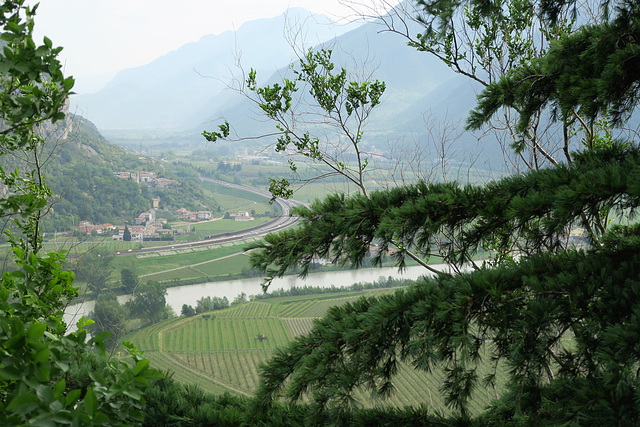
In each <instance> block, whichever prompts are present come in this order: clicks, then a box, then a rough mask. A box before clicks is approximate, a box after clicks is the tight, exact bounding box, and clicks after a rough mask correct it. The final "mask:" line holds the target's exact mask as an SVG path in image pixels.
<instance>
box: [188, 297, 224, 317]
mask: <svg viewBox="0 0 640 427" xmlns="http://www.w3.org/2000/svg"><path fill="white" fill-rule="evenodd" d="M227 307H229V300H228V299H227V297H222V298H220V297H202V298H200V299H199V300H198V301H197V302H196V313H205V312H207V311H213V310H222V309H223V308H227Z"/></svg>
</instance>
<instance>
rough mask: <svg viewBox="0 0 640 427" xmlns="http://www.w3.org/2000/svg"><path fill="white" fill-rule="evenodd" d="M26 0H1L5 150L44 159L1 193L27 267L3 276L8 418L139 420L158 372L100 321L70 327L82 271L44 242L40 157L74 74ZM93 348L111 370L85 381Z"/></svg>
mask: <svg viewBox="0 0 640 427" xmlns="http://www.w3.org/2000/svg"><path fill="white" fill-rule="evenodd" d="M24 3H25V2H24V1H6V2H3V3H1V4H0V26H1V27H2V31H1V34H0V40H2V43H3V49H2V52H1V53H0V75H1V77H0V120H1V122H2V126H1V130H0V146H1V148H2V149H1V150H0V152H2V154H5V153H8V152H14V153H15V152H17V151H22V152H24V153H28V154H30V155H32V156H33V158H34V159H35V163H34V167H33V169H32V170H30V171H27V173H25V174H22V175H20V174H19V173H17V172H16V173H11V174H6V173H5V172H4V169H1V168H0V179H1V180H2V183H3V184H4V185H5V186H7V188H8V189H9V190H10V191H9V195H8V196H5V197H2V198H0V215H1V216H3V217H8V216H11V217H12V219H13V227H14V230H15V231H14V232H13V233H12V232H11V231H10V230H7V229H5V234H6V235H7V237H8V239H9V241H10V244H11V249H12V253H13V256H14V259H15V264H16V265H17V267H18V268H17V269H16V270H14V271H5V272H4V273H3V274H2V277H1V279H0V359H1V361H0V424H2V425H26V424H35V425H38V424H39V425H52V424H56V423H57V424H71V425H128V424H136V423H139V422H140V421H141V420H142V419H143V416H142V412H141V410H142V408H143V406H144V398H143V393H144V390H145V388H146V387H147V385H148V383H149V380H151V379H153V378H154V377H157V376H158V375H159V373H157V372H156V371H153V370H151V369H149V361H148V360H144V359H142V358H141V357H140V356H139V354H138V353H137V352H136V351H135V349H134V348H133V347H128V348H127V349H126V353H127V356H126V357H125V356H123V357H122V358H121V359H118V360H117V361H115V360H114V361H109V360H108V359H107V358H106V355H105V345H104V340H105V339H106V338H108V336H109V335H110V334H109V333H101V334H97V335H96V336H95V337H93V338H90V339H89V337H88V336H87V332H86V330H85V329H84V327H85V326H87V325H89V324H90V323H91V321H85V320H83V321H81V322H79V324H78V330H77V331H76V332H71V333H69V332H68V331H67V325H65V323H64V321H63V318H62V315H63V310H64V307H65V305H66V304H67V303H68V301H69V300H70V298H72V297H74V296H76V295H77V292H76V289H75V288H74V287H73V286H72V284H73V280H74V275H73V273H72V272H70V271H67V270H65V269H64V268H63V267H64V253H55V252H51V253H49V254H46V255H43V254H42V251H41V242H42V235H41V231H40V224H41V216H42V209H43V208H44V207H45V206H46V204H47V202H48V198H49V197H50V196H51V191H50V190H49V188H48V187H47V185H46V184H45V181H44V179H43V175H42V169H41V167H40V166H41V163H40V161H39V160H38V159H40V158H39V157H38V153H39V152H40V150H41V149H42V147H43V142H44V141H43V139H42V137H41V136H40V132H41V131H43V130H44V129H45V128H46V127H47V126H48V125H50V124H53V123H55V122H56V121H59V120H62V119H63V118H64V113H63V111H62V107H63V105H64V104H65V102H66V101H67V97H68V95H69V94H70V90H71V88H72V86H73V79H71V78H65V77H64V76H63V74H62V65H61V64H60V62H59V61H58V59H57V54H58V53H59V52H60V48H54V47H53V44H52V42H51V41H50V40H49V39H47V38H45V39H44V42H43V43H44V44H43V45H40V46H39V45H37V44H36V42H35V41H34V40H33V28H34V16H35V11H36V7H33V8H32V7H29V6H25V4H24ZM89 355H95V357H96V360H97V361H98V362H97V363H98V364H99V365H100V367H102V368H105V369H104V372H103V374H95V375H93V376H91V378H90V381H88V382H87V383H86V384H85V386H84V387H77V383H75V382H73V381H72V378H71V375H72V371H73V367H74V366H77V364H78V361H80V360H84V359H85V358H87V357H88V356H89ZM89 357H91V356H89Z"/></svg>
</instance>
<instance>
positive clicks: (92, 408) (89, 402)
mask: <svg viewBox="0 0 640 427" xmlns="http://www.w3.org/2000/svg"><path fill="white" fill-rule="evenodd" d="M84 409H85V410H86V411H87V414H89V416H91V417H93V414H95V413H96V410H97V409H98V399H97V398H96V394H95V392H94V391H93V388H91V387H89V388H88V389H87V393H86V394H85V395H84Z"/></svg>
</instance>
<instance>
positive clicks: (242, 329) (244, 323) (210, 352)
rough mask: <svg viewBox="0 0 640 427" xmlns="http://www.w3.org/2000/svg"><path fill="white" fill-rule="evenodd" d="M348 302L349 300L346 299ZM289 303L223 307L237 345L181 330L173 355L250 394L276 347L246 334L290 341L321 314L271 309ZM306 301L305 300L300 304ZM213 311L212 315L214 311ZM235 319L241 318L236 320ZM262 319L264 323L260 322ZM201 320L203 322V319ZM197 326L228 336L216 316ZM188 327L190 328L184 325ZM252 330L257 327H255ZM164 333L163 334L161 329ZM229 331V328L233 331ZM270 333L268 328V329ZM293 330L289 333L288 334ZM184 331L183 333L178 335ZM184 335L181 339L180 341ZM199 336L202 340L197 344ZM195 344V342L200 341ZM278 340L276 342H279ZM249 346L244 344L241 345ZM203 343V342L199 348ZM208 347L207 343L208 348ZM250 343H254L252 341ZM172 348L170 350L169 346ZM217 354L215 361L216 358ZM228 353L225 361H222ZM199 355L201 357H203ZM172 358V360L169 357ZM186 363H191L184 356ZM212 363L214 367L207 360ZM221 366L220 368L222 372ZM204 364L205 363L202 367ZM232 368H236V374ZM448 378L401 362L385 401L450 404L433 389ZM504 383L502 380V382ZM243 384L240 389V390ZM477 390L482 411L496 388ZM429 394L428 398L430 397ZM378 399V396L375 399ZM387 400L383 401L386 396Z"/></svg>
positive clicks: (442, 407)
mask: <svg viewBox="0 0 640 427" xmlns="http://www.w3.org/2000/svg"><path fill="white" fill-rule="evenodd" d="M346 299H347V298H336V299H333V302H334V303H335V301H336V300H346ZM300 302H305V304H304V308H308V307H309V304H306V300H302V301H300ZM345 302H346V301H345ZM286 305H290V303H285V304H282V305H279V306H277V307H275V306H274V305H273V304H271V303H264V302H252V303H248V304H242V305H240V306H238V307H233V308H231V309H228V310H223V311H220V312H215V313H216V314H213V316H216V317H214V319H212V320H215V318H217V317H220V320H223V319H225V318H226V319H227V321H229V322H231V323H230V324H229V326H230V327H231V333H232V335H233V336H234V338H233V341H232V342H233V346H234V347H235V348H228V349H226V348H225V349H223V350H220V349H218V350H215V349H212V348H211V345H212V342H211V341H210V340H209V341H207V342H208V345H205V341H203V340H202V339H201V337H198V338H196V340H195V341H194V340H193V338H191V343H190V344H188V343H186V342H185V340H187V337H189V336H191V337H193V334H192V333H186V332H187V331H186V330H183V331H180V332H181V334H180V335H177V334H173V335H174V336H173V338H172V340H173V344H172V346H171V347H172V348H178V347H176V346H179V348H183V349H187V350H183V351H175V350H171V356H172V357H173V358H175V359H176V360H177V361H180V360H179V355H184V354H186V356H184V357H186V358H187V360H191V359H190V358H193V360H194V362H193V363H191V362H188V363H187V365H189V364H191V365H195V367H196V369H194V368H190V369H191V370H190V371H189V372H191V371H194V372H200V373H201V375H202V374H205V375H206V376H207V377H209V378H212V380H214V381H216V382H217V383H219V385H220V386H223V387H224V386H231V387H230V388H232V389H234V390H235V389H240V390H244V394H247V393H250V392H251V391H252V390H253V389H254V387H255V386H256V381H257V375H258V369H257V366H258V365H259V364H260V363H262V362H264V361H265V360H266V358H267V354H268V353H271V351H272V350H271V349H267V348H263V349H258V348H247V345H248V344H247V340H246V338H248V337H251V336H252V335H253V334H252V332H255V331H256V330H257V329H259V328H263V329H262V331H264V332H261V333H263V334H265V332H267V333H268V338H271V337H273V340H274V341H276V342H277V345H276V346H279V345H282V344H284V343H286V342H288V341H289V340H290V339H291V338H292V337H295V336H297V335H299V334H301V333H305V332H308V331H309V330H310V328H311V327H312V326H313V322H314V321H315V319H317V317H313V318H311V317H291V318H283V317H282V316H281V315H282V314H283V313H280V316H277V315H276V316H273V315H271V311H274V312H279V311H280V309H281V308H286V309H287V310H290V309H292V308H295V307H293V306H292V307H283V306H286ZM300 305H301V306H302V304H300ZM293 312H294V313H300V310H299V307H297V308H296V310H295V311H293ZM210 315H212V314H211V313H210ZM190 319H191V320H189V319H183V320H182V321H179V322H178V324H174V325H172V327H169V328H167V327H166V326H165V327H164V328H154V331H155V332H156V333H158V331H159V330H162V329H163V332H169V331H175V332H178V331H177V329H178V328H183V327H184V326H186V325H188V324H189V323H190V322H193V319H192V318H190ZM267 319H269V320H279V321H280V322H279V323H280V324H281V325H282V327H283V328H285V330H284V331H283V330H282V329H283V328H277V327H275V325H276V323H277V322H273V321H266V322H265V320H267ZM234 320H235V321H234ZM258 322H259V324H258ZM197 323H201V322H197ZM192 327H193V330H194V331H196V332H195V333H196V335H197V336H199V335H205V334H206V335H208V336H211V335H212V334H213V332H214V331H213V330H212V328H213V329H215V330H216V331H215V332H217V337H216V340H217V341H218V342H222V340H224V339H225V337H224V336H223V331H222V328H215V327H214V324H213V322H210V321H209V322H204V323H201V324H200V325H193V326H192ZM183 329H184V328H183ZM250 331H252V332H250ZM138 335H142V337H140V338H142V339H144V340H145V343H147V345H149V347H153V346H154V345H153V342H154V340H153V338H150V337H152V336H153V335H154V333H152V332H148V333H145V334H144V335H143V334H137V335H136V338H138ZM160 335H163V334H162V333H160ZM227 335H228V334H227ZM265 335H266V334H265ZM287 335H288V336H287ZM242 336H244V337H245V340H244V341H243V340H242ZM178 337H180V338H178ZM178 340H179V341H180V343H178ZM158 341H159V345H158V347H161V340H158ZM197 342H199V343H200V344H196V343H197ZM194 344H195V348H191V347H192V346H194ZM274 344H276V343H274ZM239 346H240V347H244V348H238V347H239ZM198 347H200V348H198ZM203 347H205V348H203ZM249 347H250V346H249ZM167 351H168V350H167ZM213 358H215V359H216V360H215V361H213V360H212V359H213ZM221 359H222V362H221ZM198 360H199V362H198ZM168 363H170V362H168ZM181 363H183V364H184V363H185V362H184V360H182V362H181ZM207 365H208V366H209V369H207V368H206V366H207ZM216 366H217V372H218V373H219V374H218V375H216ZM200 367H202V368H200ZM230 370H231V371H234V373H233V374H232V373H231V372H230ZM490 370H491V368H490V367H489V366H485V367H480V372H479V375H480V376H482V375H484V374H486V373H488V372H489V371H490ZM210 372H211V373H210ZM223 372H226V373H227V377H226V378H221V375H222V373H223ZM443 379H444V372H443V371H442V370H440V369H434V370H433V371H432V373H431V375H416V372H415V371H414V370H413V369H411V368H410V367H408V366H407V365H406V364H405V363H401V367H400V369H399V375H398V378H397V380H396V381H394V383H395V384H394V385H395V393H394V394H393V395H392V396H391V398H390V400H388V401H385V402H386V403H387V404H388V403H392V404H394V405H400V406H402V405H406V404H411V403H412V402H415V401H421V402H423V403H425V404H427V405H429V406H431V407H433V408H434V409H437V410H440V411H442V410H445V409H446V406H445V405H444V403H443V401H442V398H441V396H440V394H439V393H438V392H436V393H432V390H437V389H438V388H439V387H440V386H441V384H442V382H443ZM498 386H499V385H498ZM240 390H238V391H240ZM475 394H476V395H477V396H474V398H473V400H472V405H471V410H472V412H476V411H480V410H481V409H482V408H483V407H484V406H486V405H487V404H488V403H489V402H490V399H492V398H493V396H491V395H492V394H493V392H492V390H491V389H490V388H487V390H484V391H479V392H477V393H475ZM357 395H358V397H359V398H361V399H363V402H371V396H370V395H369V393H368V392H367V391H366V390H362V391H361V392H358V393H357ZM427 396H428V401H427ZM375 400H377V399H375ZM381 403H382V401H381Z"/></svg>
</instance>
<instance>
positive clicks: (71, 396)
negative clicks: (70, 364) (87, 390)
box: [65, 389, 82, 406]
mask: <svg viewBox="0 0 640 427" xmlns="http://www.w3.org/2000/svg"><path fill="white" fill-rule="evenodd" d="M81 394H82V390H80V389H75V390H71V391H70V392H69V393H67V397H66V398H65V402H66V403H67V406H73V405H75V404H76V402H77V401H78V399H80V395H81Z"/></svg>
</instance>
